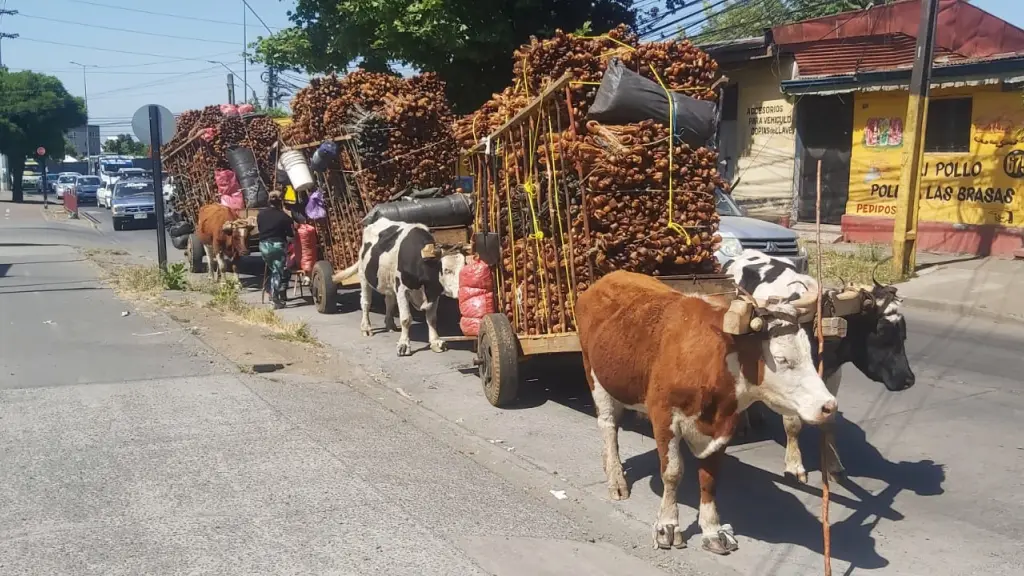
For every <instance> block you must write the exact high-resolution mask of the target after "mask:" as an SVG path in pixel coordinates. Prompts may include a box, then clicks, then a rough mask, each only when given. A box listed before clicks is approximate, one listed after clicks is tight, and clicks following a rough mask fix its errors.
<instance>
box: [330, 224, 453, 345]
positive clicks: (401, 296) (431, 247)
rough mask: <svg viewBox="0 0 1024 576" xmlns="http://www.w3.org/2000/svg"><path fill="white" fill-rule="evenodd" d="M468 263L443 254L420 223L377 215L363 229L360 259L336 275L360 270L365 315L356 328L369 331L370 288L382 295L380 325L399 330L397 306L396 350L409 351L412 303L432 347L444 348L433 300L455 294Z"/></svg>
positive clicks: (346, 275) (339, 277)
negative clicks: (421, 317)
mask: <svg viewBox="0 0 1024 576" xmlns="http://www.w3.org/2000/svg"><path fill="white" fill-rule="evenodd" d="M465 263H466V258H465V256H464V255H462V254H449V255H443V256H442V255H441V253H440V250H438V249H437V247H436V245H435V244H434V237H433V235H432V234H431V233H430V230H429V229H428V228H427V227H426V226H424V225H422V224H409V223H407V222H395V221H393V220H388V219H387V218H380V219H378V220H376V221H375V222H373V223H372V224H369V225H367V226H366V228H364V229H363V245H362V248H360V250H359V261H358V262H356V263H355V264H353V265H352V266H350V267H348V268H346V269H345V270H342V271H341V272H338V273H336V274H335V275H334V277H333V280H334V282H335V283H339V284H340V283H341V282H342V281H343V280H345V279H347V278H349V277H351V276H352V275H353V274H355V273H356V272H358V273H359V282H360V287H361V290H362V292H361V295H360V298H359V305H360V307H361V308H362V313H363V319H362V323H361V324H360V329H361V330H362V332H363V335H364V336H371V335H372V334H373V330H372V329H371V327H370V298H371V297H372V295H373V291H376V292H378V293H379V294H382V295H383V296H384V301H385V305H386V310H385V313H384V326H385V328H386V329H387V330H392V331H393V330H397V327H396V326H395V310H396V308H397V311H398V318H399V321H400V323H401V326H402V328H401V330H402V335H401V336H400V337H399V339H398V346H397V349H398V355H399V356H408V355H410V354H411V353H412V352H411V350H410V345H409V327H410V326H411V325H412V310H411V309H410V304H411V305H412V306H415V307H416V309H417V310H421V311H422V312H423V313H424V315H425V316H426V319H427V329H428V330H429V340H430V349H431V350H433V351H434V352H443V351H444V350H445V348H446V346H445V342H444V340H441V338H440V337H439V336H438V334H437V303H438V299H439V298H440V297H441V296H442V295H444V296H448V297H449V298H458V294H459V272H460V271H461V270H462V267H463V265H464V264H465Z"/></svg>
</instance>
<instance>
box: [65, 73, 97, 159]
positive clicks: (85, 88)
mask: <svg viewBox="0 0 1024 576" xmlns="http://www.w3.org/2000/svg"><path fill="white" fill-rule="evenodd" d="M69 64H72V65H74V66H81V67H82V95H83V96H84V97H85V165H86V166H87V167H88V168H87V172H88V173H89V174H92V134H90V133H89V81H88V79H87V76H86V73H85V69H86V68H95V67H96V66H94V65H91V64H79V63H78V62H69Z"/></svg>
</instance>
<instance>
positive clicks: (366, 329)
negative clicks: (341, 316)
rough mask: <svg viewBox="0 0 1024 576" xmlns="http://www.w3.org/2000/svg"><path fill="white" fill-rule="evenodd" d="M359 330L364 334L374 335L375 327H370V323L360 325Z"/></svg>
mask: <svg viewBox="0 0 1024 576" xmlns="http://www.w3.org/2000/svg"><path fill="white" fill-rule="evenodd" d="M359 331H360V332H362V333H363V336H373V328H370V326H369V324H367V325H365V326H360V327H359Z"/></svg>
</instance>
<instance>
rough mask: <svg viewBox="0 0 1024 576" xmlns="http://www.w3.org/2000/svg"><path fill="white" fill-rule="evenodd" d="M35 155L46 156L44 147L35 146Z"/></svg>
mask: <svg viewBox="0 0 1024 576" xmlns="http://www.w3.org/2000/svg"><path fill="white" fill-rule="evenodd" d="M36 156H46V148H43V147H42V146H40V147H39V148H36Z"/></svg>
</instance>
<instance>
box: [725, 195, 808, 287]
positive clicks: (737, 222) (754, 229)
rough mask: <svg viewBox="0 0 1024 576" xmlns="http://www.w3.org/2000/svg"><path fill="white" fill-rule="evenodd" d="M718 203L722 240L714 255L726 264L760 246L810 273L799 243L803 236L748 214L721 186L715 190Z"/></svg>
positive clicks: (805, 252)
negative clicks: (744, 252) (746, 251)
mask: <svg viewBox="0 0 1024 576" xmlns="http://www.w3.org/2000/svg"><path fill="white" fill-rule="evenodd" d="M715 204H716V208H717V210H718V215H719V216H720V217H721V222H719V225H718V233H719V235H720V236H721V237H722V244H721V246H719V248H718V251H717V252H715V257H716V258H718V261H719V262H720V263H721V264H722V266H725V264H726V263H727V262H729V261H730V260H732V259H733V258H735V257H737V256H739V255H740V254H741V253H742V252H743V251H744V250H759V251H761V252H764V253H765V254H767V255H769V256H773V257H776V258H781V259H783V260H789V261H790V262H792V263H793V266H795V267H796V271H797V272H800V273H801V274H806V273H807V251H806V250H805V249H804V248H803V246H800V242H799V240H800V236H799V235H798V234H797V233H796V232H794V231H792V230H790V229H789V228H785V227H783V226H779V225H778V224H772V223H771V222H765V221H764V220H757V219H755V218H748V217H747V216H746V215H745V214H746V212H745V211H744V210H743V209H742V208H740V207H739V206H737V205H736V203H735V202H733V199H732V198H731V197H729V195H727V194H724V193H722V191H721V190H716V191H715Z"/></svg>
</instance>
